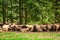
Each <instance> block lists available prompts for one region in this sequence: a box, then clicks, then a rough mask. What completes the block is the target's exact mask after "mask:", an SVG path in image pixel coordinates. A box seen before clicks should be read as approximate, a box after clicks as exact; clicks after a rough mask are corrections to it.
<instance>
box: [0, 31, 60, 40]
mask: <svg viewBox="0 0 60 40" xmlns="http://www.w3.org/2000/svg"><path fill="white" fill-rule="evenodd" d="M0 40H60V32H37V33H36V32H34V33H33V32H25V33H22V32H0Z"/></svg>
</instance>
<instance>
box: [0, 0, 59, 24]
mask: <svg viewBox="0 0 60 40" xmlns="http://www.w3.org/2000/svg"><path fill="white" fill-rule="evenodd" d="M10 1H11V2H10ZM21 2H22V3H20V5H21V6H22V7H21V6H19V0H8V9H7V10H8V14H7V17H8V18H9V20H10V19H13V21H14V22H19V20H20V19H22V20H23V21H22V22H24V21H25V20H27V21H26V22H27V23H28V24H31V23H32V24H35V23H37V24H41V23H42V24H43V23H55V22H59V23H60V21H59V20H60V2H59V0H57V1H56V0H25V1H23V0H21ZM2 3H3V1H2V0H0V21H2V20H3V19H2V17H3V15H2V7H4V10H6V5H7V4H6V0H5V1H4V6H2ZM11 3H12V4H11ZM19 7H21V8H19ZM56 8H57V9H56ZM19 10H20V11H19ZM11 12H12V16H11ZM19 12H20V13H19ZM19 14H20V15H19ZM21 14H22V15H21ZM4 15H6V14H5V12H4ZM19 16H22V17H19ZM11 17H12V18H11Z"/></svg>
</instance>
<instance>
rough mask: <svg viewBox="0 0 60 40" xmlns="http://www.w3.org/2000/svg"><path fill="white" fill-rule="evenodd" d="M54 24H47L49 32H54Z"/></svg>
mask: <svg viewBox="0 0 60 40" xmlns="http://www.w3.org/2000/svg"><path fill="white" fill-rule="evenodd" d="M52 29H53V24H47V32H49V31H52Z"/></svg>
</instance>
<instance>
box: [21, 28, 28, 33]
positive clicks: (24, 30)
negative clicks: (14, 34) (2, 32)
mask: <svg viewBox="0 0 60 40" xmlns="http://www.w3.org/2000/svg"><path fill="white" fill-rule="evenodd" d="M28 30H29V28H23V29H21V32H27V31H28Z"/></svg>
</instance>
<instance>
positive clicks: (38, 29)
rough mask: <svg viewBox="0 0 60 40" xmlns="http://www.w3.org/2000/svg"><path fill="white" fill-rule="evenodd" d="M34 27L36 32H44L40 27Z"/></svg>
mask: <svg viewBox="0 0 60 40" xmlns="http://www.w3.org/2000/svg"><path fill="white" fill-rule="evenodd" d="M34 26H35V27H36V29H35V30H36V31H37V32H42V31H43V30H42V28H41V26H40V25H38V24H36V25H34Z"/></svg>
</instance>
